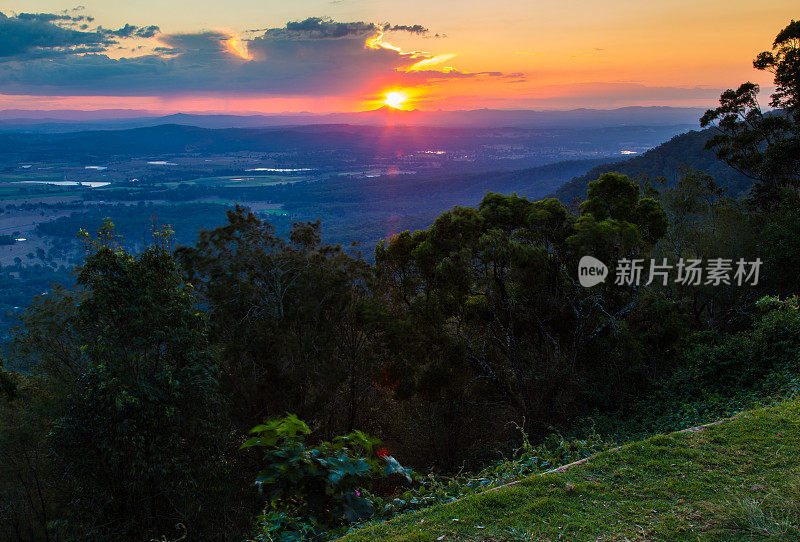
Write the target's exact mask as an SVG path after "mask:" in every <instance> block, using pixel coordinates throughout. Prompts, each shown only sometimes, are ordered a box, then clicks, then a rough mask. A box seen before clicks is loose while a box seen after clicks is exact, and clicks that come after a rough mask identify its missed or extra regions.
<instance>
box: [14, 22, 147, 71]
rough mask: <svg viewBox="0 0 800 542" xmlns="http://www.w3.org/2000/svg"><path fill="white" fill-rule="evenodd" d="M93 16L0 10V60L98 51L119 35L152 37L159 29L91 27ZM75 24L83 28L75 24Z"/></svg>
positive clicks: (104, 49) (125, 36)
mask: <svg viewBox="0 0 800 542" xmlns="http://www.w3.org/2000/svg"><path fill="white" fill-rule="evenodd" d="M93 20H94V19H93V18H92V17H89V16H86V15H73V14H71V13H70V12H60V13H20V14H18V15H15V16H13V17H8V16H7V15H5V14H3V13H0V62H9V61H25V60H32V59H39V58H55V57H63V56H66V55H81V54H87V53H98V52H103V51H106V50H108V49H109V48H111V47H112V46H115V45H117V44H118V42H119V39H120V38H149V37H152V36H154V35H155V34H156V33H157V32H158V27H157V26H148V27H142V28H140V27H137V26H134V25H130V24H126V25H125V26H124V27H122V28H120V29H118V30H108V29H104V28H102V27H100V26H98V27H96V28H94V29H91V28H90V26H89V24H88V23H89V22H92V21H93ZM76 26H77V27H78V28H79V29H80V30H75V29H74V28H73V27H76Z"/></svg>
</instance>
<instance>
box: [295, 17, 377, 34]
mask: <svg viewBox="0 0 800 542" xmlns="http://www.w3.org/2000/svg"><path fill="white" fill-rule="evenodd" d="M377 29H378V27H377V26H375V25H374V24H373V23H365V22H357V23H337V22H334V21H333V20H332V19H330V18H328V17H309V18H308V19H305V20H303V21H294V22H288V23H286V30H288V31H289V32H304V33H307V34H309V35H311V36H314V37H319V38H344V37H348V36H365V35H368V34H371V33H373V32H375V31H376V30H377Z"/></svg>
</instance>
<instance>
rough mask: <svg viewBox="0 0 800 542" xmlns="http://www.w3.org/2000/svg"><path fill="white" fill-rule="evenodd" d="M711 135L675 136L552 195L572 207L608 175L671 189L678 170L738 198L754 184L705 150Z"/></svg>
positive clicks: (600, 168)
mask: <svg viewBox="0 0 800 542" xmlns="http://www.w3.org/2000/svg"><path fill="white" fill-rule="evenodd" d="M713 134H714V131H713V130H712V129H706V130H702V131H695V130H692V131H691V132H687V133H685V134H681V135H677V136H675V137H673V138H672V139H670V140H669V141H667V142H666V143H663V144H661V145H659V146H658V147H656V148H654V149H651V150H649V151H647V152H645V153H644V154H642V155H641V156H636V157H635V158H631V159H630V160H625V161H621V162H614V163H609V164H603V165H600V166H597V167H595V168H593V169H591V170H590V171H589V172H588V173H586V174H585V175H581V176H580V177H575V178H574V179H572V180H571V181H569V182H568V183H566V184H564V185H563V186H561V187H560V188H559V189H558V190H556V191H555V193H554V195H555V197H557V198H558V199H559V200H561V201H562V202H564V203H565V204H568V203H571V202H572V201H574V200H575V199H577V198H581V197H583V194H584V193H585V192H586V187H587V186H588V185H589V183H590V182H592V181H593V180H595V179H597V178H598V177H599V176H600V175H602V174H603V173H608V172H610V171H615V172H618V173H623V174H625V175H628V176H630V177H632V178H639V177H642V176H646V177H648V178H649V179H650V180H655V179H659V178H663V179H665V180H666V183H667V185H668V186H674V185H675V184H676V183H677V181H678V179H679V178H680V176H681V168H684V167H689V168H692V169H695V170H700V171H704V172H706V173H708V174H709V175H711V176H712V177H714V180H715V181H716V183H717V184H718V185H719V186H722V187H725V188H726V189H727V192H726V193H727V194H728V195H729V196H731V197H738V196H741V195H743V194H744V193H746V192H747V190H748V189H749V188H750V186H751V185H752V184H753V179H752V178H748V177H746V176H745V175H743V174H741V173H739V172H738V171H736V170H734V169H733V168H731V167H730V166H729V165H728V164H726V163H725V162H722V161H720V160H718V159H717V157H716V155H715V154H714V152H713V151H712V150H707V149H705V148H704V147H705V145H706V143H707V142H708V141H709V140H710V139H711V137H712V136H713Z"/></svg>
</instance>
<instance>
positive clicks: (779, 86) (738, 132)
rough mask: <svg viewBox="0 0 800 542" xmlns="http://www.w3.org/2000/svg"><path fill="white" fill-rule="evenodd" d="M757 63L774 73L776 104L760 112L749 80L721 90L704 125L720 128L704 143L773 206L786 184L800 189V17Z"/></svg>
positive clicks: (761, 201)
mask: <svg viewBox="0 0 800 542" xmlns="http://www.w3.org/2000/svg"><path fill="white" fill-rule="evenodd" d="M753 67H755V68H756V69H757V70H761V71H767V72H770V73H772V74H773V80H774V82H775V92H774V93H773V94H772V99H771V101H770V106H771V107H773V108H774V109H773V110H772V111H769V112H767V113H764V112H762V110H761V107H760V105H759V103H758V93H759V86H758V85H757V84H755V83H751V82H747V83H744V84H742V85H741V86H739V88H738V89H736V90H732V89H729V90H726V91H725V92H723V93H722V95H721V96H720V105H719V107H717V108H716V109H711V110H708V111H706V113H705V114H704V115H703V117H702V118H701V119H700V124H701V125H702V126H703V127H706V126H714V127H715V128H716V130H717V131H718V133H717V134H716V135H715V136H714V137H712V138H711V139H710V140H709V141H708V143H707V144H706V148H708V149H712V150H714V152H715V153H716V155H717V157H718V158H719V159H720V160H723V161H725V162H726V163H727V164H728V165H729V166H731V167H732V168H734V169H735V170H737V171H739V172H740V173H743V174H745V175H747V176H748V177H750V178H752V179H753V180H755V181H756V183H755V186H754V188H753V196H754V197H755V199H756V201H757V202H758V204H759V205H760V206H762V207H771V206H773V205H774V204H775V203H776V202H777V201H778V200H779V199H780V197H781V196H780V194H781V191H782V190H783V189H784V188H786V187H790V188H792V189H794V190H797V188H798V183H800V21H794V20H792V21H791V22H790V23H789V25H788V26H786V28H784V29H783V30H781V31H780V32H779V33H778V35H777V37H776V38H775V41H774V43H773V45H772V50H771V51H765V52H762V53H760V54H759V55H758V56H757V57H756V59H755V60H754V61H753Z"/></svg>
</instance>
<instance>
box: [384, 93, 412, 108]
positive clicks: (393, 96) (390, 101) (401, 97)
mask: <svg viewBox="0 0 800 542" xmlns="http://www.w3.org/2000/svg"><path fill="white" fill-rule="evenodd" d="M407 100H408V94H406V93H405V92H400V91H392V92H387V93H386V98H385V99H384V100H383V103H385V104H386V105H388V106H389V107H394V108H395V109H402V108H403V104H404V103H406V101H407Z"/></svg>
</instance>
